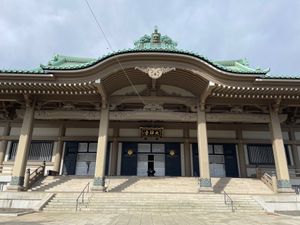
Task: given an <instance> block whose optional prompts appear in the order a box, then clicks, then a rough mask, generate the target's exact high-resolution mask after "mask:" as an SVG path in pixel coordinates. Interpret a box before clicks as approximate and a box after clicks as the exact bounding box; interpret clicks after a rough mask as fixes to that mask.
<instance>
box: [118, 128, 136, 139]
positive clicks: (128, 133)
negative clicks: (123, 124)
mask: <svg viewBox="0 0 300 225" xmlns="http://www.w3.org/2000/svg"><path fill="white" fill-rule="evenodd" d="M119 136H120V137H139V136H141V131H140V129H131V128H128V129H127V128H120V130H119Z"/></svg>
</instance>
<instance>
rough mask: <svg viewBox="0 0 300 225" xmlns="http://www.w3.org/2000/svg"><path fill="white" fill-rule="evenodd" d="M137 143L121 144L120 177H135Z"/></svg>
mask: <svg viewBox="0 0 300 225" xmlns="http://www.w3.org/2000/svg"><path fill="white" fill-rule="evenodd" d="M137 147H138V145H137V143H135V142H123V144H122V161H121V175H123V176H135V175H136V174H137Z"/></svg>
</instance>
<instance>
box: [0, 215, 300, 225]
mask: <svg viewBox="0 0 300 225" xmlns="http://www.w3.org/2000/svg"><path fill="white" fill-rule="evenodd" d="M0 221H1V222H0V225H13V224H20V225H42V224H53V225H54V224H60V225H61V224H72V225H78V224H80V225H81V224H82V225H94V224H95V225H96V224H103V225H104V224H109V225H123V224H124V225H183V224H188V225H199V224H218V225H219V224H236V225H240V224H243V225H246V224H273V225H275V224H278V225H284V224H293V225H295V224H300V218H299V217H291V216H279V215H276V214H265V213H262V214H245V213H232V214H231V213H226V214H212V213H201V214H189V213H164V214H159V213H155V214H153V213H151V214H147V213H143V214H141V213H138V214H97V213H94V214H91V213H86V214H84V213H43V212H41V213H34V214H27V215H24V216H19V217H5V216H1V217H0Z"/></svg>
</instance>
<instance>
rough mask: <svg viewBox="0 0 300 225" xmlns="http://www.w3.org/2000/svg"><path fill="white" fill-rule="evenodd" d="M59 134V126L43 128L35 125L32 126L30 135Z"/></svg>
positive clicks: (51, 135)
mask: <svg viewBox="0 0 300 225" xmlns="http://www.w3.org/2000/svg"><path fill="white" fill-rule="evenodd" d="M58 134H59V128H55V127H48V128H47V127H45V128H40V127H36V128H33V132H32V135H33V136H37V137H39V136H50V137H53V136H58Z"/></svg>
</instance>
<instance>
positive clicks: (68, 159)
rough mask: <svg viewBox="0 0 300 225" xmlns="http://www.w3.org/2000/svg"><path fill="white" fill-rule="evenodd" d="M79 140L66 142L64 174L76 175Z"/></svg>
mask: <svg viewBox="0 0 300 225" xmlns="http://www.w3.org/2000/svg"><path fill="white" fill-rule="evenodd" d="M77 151H78V142H66V149H65V157H64V166H63V174H64V175H74V174H75V170H76V160H77Z"/></svg>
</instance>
